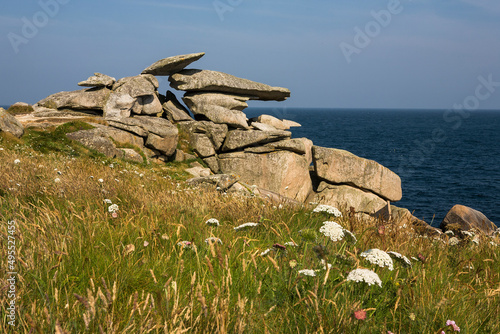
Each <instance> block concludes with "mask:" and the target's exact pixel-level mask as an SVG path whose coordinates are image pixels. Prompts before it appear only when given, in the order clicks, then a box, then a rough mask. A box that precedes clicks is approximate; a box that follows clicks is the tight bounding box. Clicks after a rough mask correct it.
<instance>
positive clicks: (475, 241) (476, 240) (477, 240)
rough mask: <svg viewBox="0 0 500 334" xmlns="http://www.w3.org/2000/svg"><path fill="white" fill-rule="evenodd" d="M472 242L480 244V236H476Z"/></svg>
mask: <svg viewBox="0 0 500 334" xmlns="http://www.w3.org/2000/svg"><path fill="white" fill-rule="evenodd" d="M472 242H473V243H475V244H476V245H479V236H478V235H476V236H474V238H472Z"/></svg>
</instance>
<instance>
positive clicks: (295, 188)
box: [218, 151, 312, 202]
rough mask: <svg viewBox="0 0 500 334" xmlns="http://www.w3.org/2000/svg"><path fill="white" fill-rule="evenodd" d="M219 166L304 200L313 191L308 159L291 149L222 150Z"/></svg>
mask: <svg viewBox="0 0 500 334" xmlns="http://www.w3.org/2000/svg"><path fill="white" fill-rule="evenodd" d="M218 157H219V166H220V170H221V172H222V173H224V174H234V175H237V176H239V177H240V179H241V180H242V181H243V182H245V183H248V184H251V185H257V186H258V187H259V188H262V189H268V190H271V191H274V192H276V193H278V194H280V195H282V196H286V197H289V198H292V199H295V200H297V201H299V202H304V201H305V199H306V198H307V196H308V194H309V193H310V192H311V191H312V182H311V178H310V176H309V170H308V164H307V160H306V158H305V157H304V156H303V155H299V154H295V153H293V152H289V151H277V152H271V153H268V154H254V153H246V152H233V153H225V154H220V155H219V156H218Z"/></svg>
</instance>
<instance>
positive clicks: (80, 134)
mask: <svg viewBox="0 0 500 334" xmlns="http://www.w3.org/2000/svg"><path fill="white" fill-rule="evenodd" d="M66 136H67V137H68V138H70V139H73V140H76V141H78V142H80V143H81V144H82V145H84V146H86V147H89V148H92V149H94V150H96V151H98V152H100V153H102V154H104V155H105V156H107V157H110V158H122V157H123V156H124V153H123V151H121V150H119V149H117V148H116V145H115V144H114V143H113V141H112V140H111V139H110V138H109V136H108V134H107V133H106V131H105V130H103V129H100V128H95V129H90V130H80V131H76V132H71V133H68V134H66Z"/></svg>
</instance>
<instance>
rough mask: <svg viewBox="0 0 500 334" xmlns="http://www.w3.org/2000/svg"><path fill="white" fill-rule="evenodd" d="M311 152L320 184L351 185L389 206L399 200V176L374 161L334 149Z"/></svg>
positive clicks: (400, 191)
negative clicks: (375, 196)
mask: <svg viewBox="0 0 500 334" xmlns="http://www.w3.org/2000/svg"><path fill="white" fill-rule="evenodd" d="M312 151H313V162H314V167H315V170H316V174H317V176H318V177H320V178H321V179H323V180H326V181H328V182H330V183H335V184H351V185H354V186H356V187H357V188H361V189H366V190H369V191H372V192H373V193H375V194H377V195H379V196H381V197H383V198H385V199H388V200H390V201H393V202H396V201H399V200H400V199H401V197H402V196H403V192H402V189H401V179H400V178H399V176H398V175H397V174H396V173H394V172H392V171H391V170H389V169H388V168H386V167H384V166H382V165H381V164H379V163H377V162H376V161H373V160H369V159H364V158H360V157H358V156H356V155H354V154H352V153H350V152H348V151H344V150H339V149H334V148H325V147H320V146H313V149H312Z"/></svg>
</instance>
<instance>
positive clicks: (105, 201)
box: [103, 198, 113, 204]
mask: <svg viewBox="0 0 500 334" xmlns="http://www.w3.org/2000/svg"><path fill="white" fill-rule="evenodd" d="M103 202H104V203H106V204H113V202H111V200H110V199H107V198H106V199H105V200H104V201H103Z"/></svg>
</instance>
